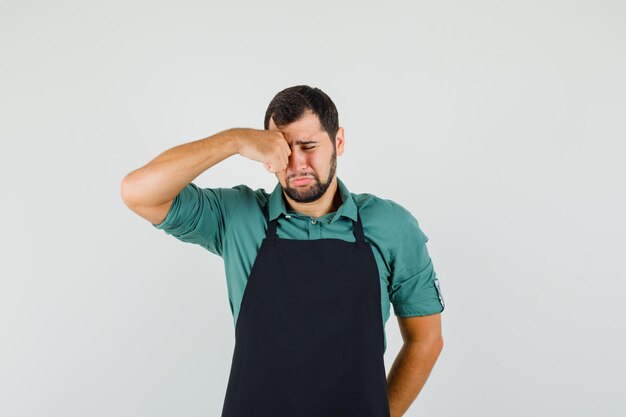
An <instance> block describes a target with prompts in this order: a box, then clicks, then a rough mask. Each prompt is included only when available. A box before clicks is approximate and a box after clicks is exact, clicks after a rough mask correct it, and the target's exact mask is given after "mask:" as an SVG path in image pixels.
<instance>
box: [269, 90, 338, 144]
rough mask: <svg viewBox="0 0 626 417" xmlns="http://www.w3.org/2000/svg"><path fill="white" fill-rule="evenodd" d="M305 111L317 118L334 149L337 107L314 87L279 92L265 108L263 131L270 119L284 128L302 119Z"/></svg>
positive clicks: (336, 129)
mask: <svg viewBox="0 0 626 417" xmlns="http://www.w3.org/2000/svg"><path fill="white" fill-rule="evenodd" d="M306 110H311V111H312V112H313V114H315V115H316V116H317V117H318V119H319V121H320V124H321V125H322V130H324V131H325V132H326V133H328V136H330V141H331V142H332V144H333V147H334V146H335V135H337V131H338V130H339V115H338V114H337V107H335V103H333V101H332V100H331V99H330V97H328V95H326V93H324V92H323V91H322V90H320V89H319V88H316V87H315V88H313V87H309V86H308V85H295V86H293V87H288V88H285V89H284V90H282V91H280V92H279V93H278V94H276V95H275V96H274V98H273V99H272V101H271V102H270V104H269V106H267V110H266V111H265V120H264V122H263V126H264V128H265V130H268V129H269V124H270V118H273V119H274V124H275V125H276V126H277V127H283V126H286V125H288V124H290V123H292V122H295V121H296V120H298V119H299V118H300V117H302V115H303V114H304V112H305V111H306Z"/></svg>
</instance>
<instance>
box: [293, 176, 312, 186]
mask: <svg viewBox="0 0 626 417" xmlns="http://www.w3.org/2000/svg"><path fill="white" fill-rule="evenodd" d="M311 181H313V178H311V177H297V178H293V179H292V180H291V183H292V184H294V185H305V184H308V183H309V182H311Z"/></svg>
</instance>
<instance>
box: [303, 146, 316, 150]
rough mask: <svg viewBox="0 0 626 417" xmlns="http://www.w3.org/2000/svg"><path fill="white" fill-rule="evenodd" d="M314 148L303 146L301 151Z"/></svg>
mask: <svg viewBox="0 0 626 417" xmlns="http://www.w3.org/2000/svg"><path fill="white" fill-rule="evenodd" d="M313 148H315V146H303V147H302V149H313Z"/></svg>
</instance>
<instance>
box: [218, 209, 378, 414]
mask: <svg viewBox="0 0 626 417" xmlns="http://www.w3.org/2000/svg"><path fill="white" fill-rule="evenodd" d="M277 222H278V218H276V219H274V220H272V221H271V222H269V225H268V228H267V235H266V237H265V239H264V240H263V242H262V244H261V247H260V248H259V251H258V253H257V257H256V260H255V262H254V264H253V266H252V269H251V271H250V276H249V278H248V283H247V284H246V288H245V290H244V294H243V298H242V301H241V309H240V312H239V316H238V318H237V323H236V325H235V347H234V353H233V361H232V365H231V370H230V376H229V380H228V386H227V389H226V395H225V399H224V406H223V409H222V417H389V403H388V400H387V380H386V372H385V363H384V358H383V354H384V339H383V337H384V336H383V322H382V312H381V306H380V300H381V293H380V284H379V273H378V267H377V265H376V259H375V258H374V253H373V251H372V248H371V246H370V244H369V243H367V242H366V241H365V237H364V235H363V227H362V224H361V220H360V218H359V216H358V215H357V221H356V222H355V221H352V223H353V230H354V235H355V238H356V241H355V242H348V241H345V240H342V239H335V238H329V239H314V240H295V239H279V238H278V237H277V236H276V225H277Z"/></svg>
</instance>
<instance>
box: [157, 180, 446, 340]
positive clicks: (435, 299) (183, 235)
mask: <svg viewBox="0 0 626 417" xmlns="http://www.w3.org/2000/svg"><path fill="white" fill-rule="evenodd" d="M337 185H338V188H339V192H340V194H341V199H342V202H343V203H342V205H341V206H340V207H339V209H338V210H337V211H336V212H332V213H327V214H325V215H323V216H321V217H318V218H312V217H310V216H308V215H304V214H302V213H299V212H296V211H293V210H290V209H289V210H288V209H287V208H286V205H285V200H284V197H283V194H282V188H281V187H280V184H278V183H277V184H276V187H275V188H274V191H272V193H271V194H268V193H267V192H266V191H265V190H264V189H262V188H260V189H257V190H252V189H251V188H250V187H248V186H247V185H244V184H241V185H237V186H234V187H231V188H200V187H198V186H197V185H195V184H194V183H193V182H192V183H190V184H188V185H187V186H186V187H185V188H184V189H183V190H182V191H181V192H180V193H179V194H178V195H177V196H176V197H175V198H174V201H173V202H172V205H171V207H170V209H169V211H168V213H167V216H166V217H165V219H164V220H163V222H161V223H159V224H152V225H153V226H154V227H156V228H158V229H162V230H164V231H165V232H166V233H167V234H170V235H172V236H174V237H175V238H177V239H179V240H181V241H183V242H188V243H195V244H198V245H200V246H202V247H203V248H205V249H207V250H208V251H210V252H212V253H214V254H216V255H219V256H221V257H222V258H223V259H224V268H225V274H226V286H227V288H228V299H229V301H230V309H231V312H232V314H233V323H235V324H236V323H237V316H238V315H239V308H240V304H241V299H242V297H243V292H244V289H245V287H246V283H247V282H248V276H249V275H250V270H251V269H252V265H253V264H254V260H255V259H256V255H257V252H258V250H259V248H260V246H261V242H262V241H263V239H264V238H265V232H266V229H267V223H268V221H269V220H273V219H275V218H276V217H278V216H279V215H280V214H281V213H285V216H283V217H281V218H280V219H279V220H278V225H277V229H276V234H277V236H278V238H281V239H301V240H304V239H329V238H338V239H343V240H346V241H350V242H354V241H355V238H354V234H353V231H352V228H353V226H352V221H351V220H356V214H357V208H358V211H359V213H360V217H361V223H362V225H363V233H364V234H365V239H366V240H367V241H368V242H369V243H370V244H371V246H372V250H373V252H374V257H375V258H376V264H377V265H378V271H379V276H380V289H381V295H382V297H381V308H382V317H381V325H382V328H383V334H384V341H385V343H384V344H385V350H386V349H387V337H386V334H385V333H384V329H385V323H386V322H387V319H388V318H389V310H390V304H393V309H394V313H395V315H396V316H399V317H411V316H425V315H430V314H436V313H440V312H442V311H443V309H444V301H443V298H442V295H441V291H440V288H439V281H438V279H437V275H436V273H435V271H434V269H433V264H432V261H431V259H430V256H429V254H428V250H427V248H426V242H427V241H428V237H427V236H426V235H425V234H424V233H423V232H422V230H421V229H420V227H419V225H418V222H417V220H416V219H415V217H413V215H411V213H410V212H409V211H408V210H406V209H405V208H404V207H402V206H401V205H399V204H398V203H395V202H394V201H392V200H388V199H383V198H379V197H376V196H375V195H372V194H368V193H362V194H353V193H350V192H349V191H348V189H347V188H346V186H345V184H344V183H343V182H342V181H341V180H340V179H339V177H337ZM268 219H269V220H268Z"/></svg>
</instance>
